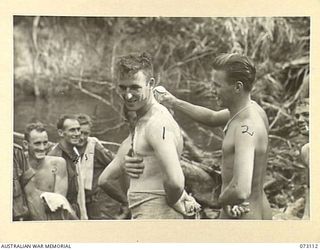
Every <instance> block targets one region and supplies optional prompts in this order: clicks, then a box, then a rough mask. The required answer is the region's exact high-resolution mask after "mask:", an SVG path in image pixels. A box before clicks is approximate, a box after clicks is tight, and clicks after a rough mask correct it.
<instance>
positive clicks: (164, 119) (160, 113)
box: [146, 104, 179, 129]
mask: <svg viewBox="0 0 320 250" xmlns="http://www.w3.org/2000/svg"><path fill="white" fill-rule="evenodd" d="M146 126H147V128H152V129H155V128H161V129H162V127H163V126H166V127H168V128H178V127H179V126H178V123H177V122H176V121H175V120H174V118H173V117H172V115H171V114H170V112H169V110H168V109H167V108H166V107H164V106H163V105H161V104H158V105H155V106H154V108H153V111H152V114H151V116H150V117H149V119H148V122H147V123H146Z"/></svg>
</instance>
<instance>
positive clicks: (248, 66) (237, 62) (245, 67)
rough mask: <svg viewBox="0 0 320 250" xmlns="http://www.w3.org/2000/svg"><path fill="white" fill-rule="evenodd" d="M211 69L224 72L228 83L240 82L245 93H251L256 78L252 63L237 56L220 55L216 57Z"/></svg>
mask: <svg viewBox="0 0 320 250" xmlns="http://www.w3.org/2000/svg"><path fill="white" fill-rule="evenodd" d="M213 68H214V69H216V70H222V71H225V72H226V75H227V78H228V80H229V83H231V82H236V81H241V82H242V83H243V86H244V89H245V90H246V91H251V89H252V87H253V82H254V79H255V76H256V68H255V66H254V64H253V62H252V61H251V60H250V59H249V58H248V57H246V56H242V55H239V54H222V55H219V56H218V57H216V59H215V60H214V62H213Z"/></svg>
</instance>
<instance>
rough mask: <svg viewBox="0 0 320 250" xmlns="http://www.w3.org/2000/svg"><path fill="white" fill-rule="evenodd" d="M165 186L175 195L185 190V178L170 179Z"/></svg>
mask: <svg viewBox="0 0 320 250" xmlns="http://www.w3.org/2000/svg"><path fill="white" fill-rule="evenodd" d="M164 185H165V188H166V189H167V190H170V191H171V192H173V193H179V192H181V190H183V189H184V178H170V179H168V181H166V182H165V183H164Z"/></svg>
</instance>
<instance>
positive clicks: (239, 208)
mask: <svg viewBox="0 0 320 250" xmlns="http://www.w3.org/2000/svg"><path fill="white" fill-rule="evenodd" d="M224 211H225V212H226V213H227V215H228V216H230V217H231V218H234V219H238V218H240V217H241V216H242V215H244V214H246V213H248V212H250V208H249V202H243V203H241V204H238V205H233V206H231V205H227V206H226V207H224Z"/></svg>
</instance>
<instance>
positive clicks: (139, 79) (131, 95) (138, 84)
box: [118, 71, 152, 111]
mask: <svg viewBox="0 0 320 250" xmlns="http://www.w3.org/2000/svg"><path fill="white" fill-rule="evenodd" d="M118 87H119V93H120V95H121V97H122V99H123V101H124V104H125V106H126V108H127V109H128V111H137V110H139V109H141V108H142V107H143V106H145V105H146V103H147V102H148V100H149V99H150V95H151V93H152V92H151V87H150V83H149V82H148V80H147V78H146V75H145V74H144V73H143V72H142V71H138V72H137V73H135V74H134V75H132V76H130V77H128V78H122V79H120V80H119V86H118Z"/></svg>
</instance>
